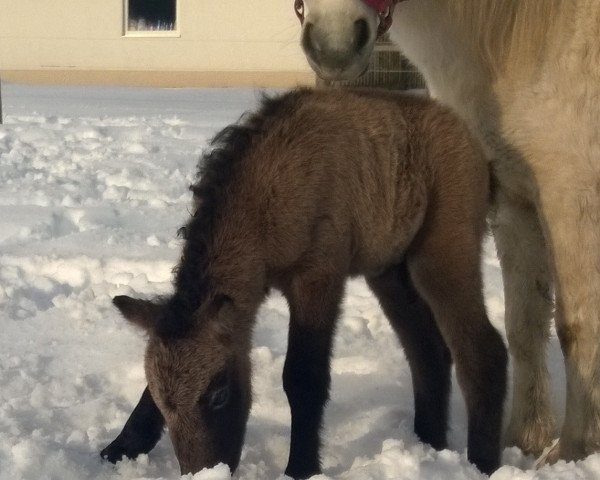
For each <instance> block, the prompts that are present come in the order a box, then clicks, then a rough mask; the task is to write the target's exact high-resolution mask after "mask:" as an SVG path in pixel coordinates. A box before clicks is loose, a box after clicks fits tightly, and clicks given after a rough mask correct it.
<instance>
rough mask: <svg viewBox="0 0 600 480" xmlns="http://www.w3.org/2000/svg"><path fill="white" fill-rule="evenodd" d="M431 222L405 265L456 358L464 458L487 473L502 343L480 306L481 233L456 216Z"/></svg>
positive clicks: (497, 430)
mask: <svg viewBox="0 0 600 480" xmlns="http://www.w3.org/2000/svg"><path fill="white" fill-rule="evenodd" d="M435 223H436V221H435V220H433V221H432V225H431V226H430V228H429V232H428V233H429V235H427V236H426V238H424V239H423V240H422V242H421V244H420V245H419V246H418V247H417V250H416V252H415V253H414V254H412V255H411V257H410V258H409V259H408V265H409V270H410V272H411V276H412V278H413V280H414V282H415V286H416V288H417V290H418V291H419V293H420V294H421V295H422V296H423V298H424V299H425V301H426V302H427V303H428V304H429V305H430V307H431V309H432V311H433V314H434V316H435V319H436V322H437V324H438V326H439V328H440V331H441V332H442V335H443V336H444V339H445V340H446V343H447V345H448V346H449V348H450V351H451V353H452V358H453V360H454V362H455V364H456V373H457V377H458V381H459V383H460V386H461V389H462V392H463V396H464V398H465V403H466V406H467V414H468V422H469V425H468V447H467V450H468V458H469V460H470V461H471V462H473V463H474V464H475V465H476V466H477V467H478V468H479V469H480V470H481V471H482V472H484V473H487V474H490V473H492V472H493V471H494V470H495V469H496V468H497V467H498V466H499V463H500V437H501V429H502V410H503V403H504V395H505V390H506V363H507V358H506V357H507V355H506V347H505V346H504V343H503V341H502V338H501V337H500V334H499V333H498V332H497V331H496V330H495V329H494V327H493V326H492V325H491V324H490V322H489V320H488V318H487V315H486V312H485V306H484V303H483V294H482V281H481V273H480V265H479V258H480V257H479V251H480V244H479V242H480V237H479V236H478V235H476V234H475V232H474V231H473V230H474V229H473V227H472V226H471V225H468V224H467V225H464V224H461V223H460V221H459V222H457V223H456V224H455V225H453V226H451V227H450V230H451V231H449V229H448V226H447V225H446V226H441V224H440V225H436V224H435ZM442 227H444V228H442ZM461 230H462V231H461Z"/></svg>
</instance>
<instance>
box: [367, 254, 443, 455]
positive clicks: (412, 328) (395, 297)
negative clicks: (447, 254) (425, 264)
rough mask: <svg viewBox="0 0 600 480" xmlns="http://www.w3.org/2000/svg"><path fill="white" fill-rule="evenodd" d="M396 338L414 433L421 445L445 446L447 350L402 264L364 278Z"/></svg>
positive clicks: (429, 311) (427, 308)
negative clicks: (406, 370)
mask: <svg viewBox="0 0 600 480" xmlns="http://www.w3.org/2000/svg"><path fill="white" fill-rule="evenodd" d="M367 282H368V284H369V286H370V287H371V289H372V290H373V293H375V295H376V296H377V298H378V299H379V303H380V304H381V308H382V309H383V311H384V313H385V314H386V316H387V318H388V320H389V321H390V324H391V325H392V327H393V329H394V331H395V332H396V334H397V335H398V338H399V339H400V343H401V344H402V347H403V348H404V353H405V355H406V358H407V360H408V363H409V365H410V370H411V373H412V382H413V391H414V398H415V426H414V429H415V433H416V434H417V435H418V437H419V438H420V439H421V441H423V442H425V443H429V444H430V445H431V446H432V447H434V448H436V449H438V450H441V449H443V448H445V447H446V430H447V428H448V400H449V394H450V385H451V382H450V370H451V367H452V359H451V357H450V351H449V350H448V347H447V346H446V344H445V342H444V339H443V337H442V335H441V333H440V331H439V329H438V327H437V325H436V323H435V320H434V318H433V315H432V313H431V310H430V309H429V307H428V306H427V304H426V303H425V302H424V301H423V299H422V298H421V297H420V296H419V294H418V293H417V291H416V290H415V289H414V287H413V285H412V282H411V280H410V275H409V274H408V270H407V268H406V265H405V264H402V265H399V266H395V267H392V268H390V269H389V270H387V271H385V272H384V273H382V274H381V275H378V276H377V277H371V278H368V279H367Z"/></svg>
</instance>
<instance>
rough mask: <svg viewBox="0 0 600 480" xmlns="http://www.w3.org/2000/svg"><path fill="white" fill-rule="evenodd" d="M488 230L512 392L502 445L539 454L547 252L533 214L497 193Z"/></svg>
mask: <svg viewBox="0 0 600 480" xmlns="http://www.w3.org/2000/svg"><path fill="white" fill-rule="evenodd" d="M492 228H493V231H494V239H495V241H496V246H497V249H498V257H499V259H500V264H501V266H502V278H503V281H504V297H505V305H506V308H505V324H506V333H507V335H508V346H509V350H510V354H511V358H512V362H513V379H512V383H513V394H512V408H511V413H510V422H509V424H508V429H507V431H506V438H505V442H506V444H508V445H516V446H518V447H519V448H520V449H521V450H523V451H524V452H526V453H532V454H534V455H535V456H538V455H539V454H541V453H542V451H543V449H544V448H545V447H547V446H549V445H550V443H551V440H552V438H553V435H554V433H555V425H554V419H553V415H552V409H551V406H550V394H549V381H548V371H547V368H546V345H547V340H548V336H549V334H550V317H551V315H552V291H551V290H552V288H551V273H550V271H549V268H548V252H547V251H546V247H545V243H546V242H545V240H544V237H543V232H542V229H541V226H540V224H539V220H538V216H537V212H536V211H535V210H534V208H533V207H528V206H527V205H524V204H523V203H521V202H514V201H511V200H510V199H509V198H507V197H506V196H505V195H504V194H503V192H502V191H499V192H498V195H497V199H496V205H495V208H494V212H493V215H492Z"/></svg>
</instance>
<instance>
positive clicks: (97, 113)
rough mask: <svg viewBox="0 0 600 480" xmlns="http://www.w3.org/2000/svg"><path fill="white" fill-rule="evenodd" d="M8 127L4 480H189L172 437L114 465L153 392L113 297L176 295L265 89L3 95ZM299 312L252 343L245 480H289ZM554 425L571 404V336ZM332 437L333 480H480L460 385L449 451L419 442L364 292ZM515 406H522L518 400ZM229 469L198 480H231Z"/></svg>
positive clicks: (2, 309)
mask: <svg viewBox="0 0 600 480" xmlns="http://www.w3.org/2000/svg"><path fill="white" fill-rule="evenodd" d="M2 95H3V106H4V112H5V124H4V125H2V126H0V331H1V332H2V333H1V334H0V479H2V480H4V479H6V480H9V479H10V480H20V479H27V480H37V479H61V480H68V479H76V480H85V479H142V478H143V479H157V478H174V477H179V467H178V464H177V461H176V458H175V456H174V453H173V449H172V447H171V444H170V441H169V439H168V436H164V437H163V439H162V440H161V442H160V443H159V445H158V446H157V447H156V449H155V450H153V451H152V452H150V454H149V455H142V456H140V457H139V458H138V459H137V460H135V461H131V460H125V461H122V462H120V463H118V464H117V465H116V466H113V465H111V464H108V463H106V462H103V461H101V459H100V456H99V452H100V450H101V449H102V448H103V447H104V446H106V445H107V444H108V443H109V442H110V441H111V440H113V439H114V437H115V436H116V435H117V434H118V433H119V431H120V429H121V427H122V426H123V424H124V423H125V421H126V420H127V418H128V416H129V414H130V413H131V411H132V409H133V406H134V405H135V403H136V402H137V400H138V398H139V396H140V394H141V392H142V391H143V389H144V386H145V379H144V372H143V367H142V356H143V352H144V337H143V335H142V334H141V333H140V332H138V331H136V330H135V329H134V328H132V327H131V326H129V325H128V324H126V322H124V321H123V320H122V319H121V318H120V317H119V315H118V313H117V312H116V310H115V309H114V308H113V307H112V305H111V298H112V297H113V296H115V295H122V294H128V295H135V296H141V297H150V296H153V295H162V294H167V293H169V292H170V291H171V278H172V273H171V270H172V267H173V266H174V264H175V262H176V261H177V259H178V257H179V253H180V248H181V241H180V240H179V239H178V238H177V236H176V232H177V229H178V228H179V227H180V226H181V225H182V224H183V223H184V222H185V221H186V219H187V218H188V215H189V208H190V199H191V197H190V193H189V191H188V185H189V184H190V183H191V182H192V180H193V178H194V175H195V166H196V162H197V159H198V157H199V155H200V153H201V151H202V150H203V148H206V146H207V141H208V139H210V138H211V137H212V135H213V134H214V133H216V132H217V131H218V130H219V129H221V128H222V127H224V126H225V125H227V124H228V123H231V122H232V121H235V120H236V119H237V118H238V117H239V116H240V115H241V114H242V113H243V112H244V111H245V110H247V109H249V108H252V107H253V106H254V105H256V104H257V102H258V99H259V98H260V95H259V93H258V92H255V91H252V90H235V89H228V90H154V89H133V88H75V87H64V88H60V87H24V86H14V85H4V86H3V90H2ZM483 268H484V271H485V275H486V301H487V304H488V310H489V312H490V316H491V318H492V321H493V322H494V324H495V325H496V327H497V328H498V329H500V330H501V331H502V330H503V324H502V322H503V298H502V288H501V285H502V282H501V278H500V271H499V266H498V261H497V259H496V257H495V253H494V249H493V245H492V242H491V241H488V242H487V243H486V255H485V258H484V265H483ZM287 318H288V316H287V307H286V303H285V301H284V299H283V298H282V297H281V296H280V295H278V294H276V293H275V294H273V295H272V296H271V297H269V298H268V300H267V301H266V302H265V304H264V305H263V307H262V308H261V310H260V313H259V318H258V321H257V328H256V332H255V338H254V345H255V346H254V349H253V351H252V361H253V366H254V384H253V387H254V406H253V409H252V412H251V416H250V420H249V423H248V431H247V436H246V443H245V447H244V451H243V454H242V460H241V463H240V468H239V470H238V472H237V473H236V474H235V476H236V478H239V479H245V480H251V479H271V478H273V479H275V478H283V475H282V472H283V471H284V469H285V465H286V462H287V454H288V444H289V409H288V405H287V401H286V398H285V394H284V393H283V389H282V386H281V373H282V369H283V362H284V355H285V351H286V339H287ZM549 365H550V370H551V373H552V377H553V382H554V383H553V389H554V399H555V410H556V412H557V416H558V417H559V421H560V417H561V413H560V412H561V410H562V408H563V398H564V389H565V385H564V374H563V373H562V358H561V355H560V349H559V346H558V342H557V340H556V338H555V336H553V337H552V339H551V344H550V351H549ZM332 376H333V386H332V392H331V401H330V403H329V406H328V408H327V411H326V418H325V425H324V430H323V440H324V441H323V449H322V453H323V467H324V475H321V476H319V477H316V478H319V479H321V480H325V479H338V478H339V479H348V480H365V479H367V480H368V479H372V480H384V479H407V480H408V479H410V480H415V479H420V480H441V479H443V480H448V479H457V480H459V479H460V480H463V479H464V480H478V479H483V478H485V477H484V476H483V475H481V474H480V473H479V472H478V471H477V470H476V469H475V468H474V467H473V466H472V465H470V464H469V463H468V461H467V460H466V455H465V448H466V418H465V412H464V406H463V403H462V398H461V395H460V391H459V389H458V387H457V386H456V382H455V384H454V389H453V396H452V399H451V409H452V418H451V424H450V431H449V450H445V451H442V452H436V451H434V450H433V449H431V448H430V447H429V446H427V445H424V444H422V443H420V442H419V441H418V439H417V438H416V436H415V435H414V433H413V432H412V421H413V406H412V385H411V378H410V372H409V369H408V365H407V363H406V360H405V358H404V355H403V353H402V350H401V349H400V348H399V346H398V343H397V341H396V339H395V337H394V335H393V333H392V331H391V329H390V327H389V326H388V324H387V321H386V320H385V317H384V316H383V314H382V312H381V310H380V309H379V306H378V305H377V302H376V301H375V299H374V298H373V297H372V295H371V294H370V292H369V291H368V289H367V287H366V285H365V283H364V282H363V281H361V280H353V281H351V282H349V284H348V288H347V295H346V299H345V303H344V308H343V313H342V316H341V319H340V321H339V328H338V335H337V338H336V346H335V354H334V359H333V362H332ZM507 405H510V403H509V401H508V402H507ZM503 463H504V466H503V467H502V468H501V469H500V470H499V471H497V472H496V473H495V474H494V475H493V476H492V478H493V480H509V479H511V480H531V479H539V480H558V479H564V480H567V479H568V480H571V479H574V478H577V479H600V454H596V455H592V456H590V457H589V458H587V459H585V460H583V461H580V462H576V463H565V462H559V463H558V464H557V465H554V466H545V467H543V468H541V469H539V470H537V471H536V470H533V464H534V459H533V458H529V457H525V456H523V455H522V454H521V452H519V451H518V450H517V449H514V448H513V449H507V450H505V452H504V456H503ZM229 477H230V474H229V469H228V468H227V467H226V466H224V465H219V466H217V467H215V468H214V469H210V470H204V471H202V472H198V473H197V474H196V475H193V476H192V475H188V476H185V477H183V478H187V479H188V480H190V479H193V480H224V479H227V478H229Z"/></svg>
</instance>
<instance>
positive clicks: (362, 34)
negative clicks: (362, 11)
mask: <svg viewBox="0 0 600 480" xmlns="http://www.w3.org/2000/svg"><path fill="white" fill-rule="evenodd" d="M369 38H370V35H369V24H368V23H367V21H366V20H365V19H363V18H361V19H359V20H357V21H356V22H354V46H355V47H356V51H357V52H359V51H361V50H362V49H363V48H364V47H366V46H367V44H368V43H369Z"/></svg>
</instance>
